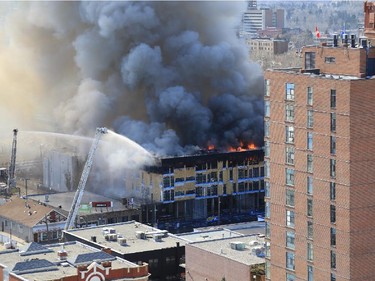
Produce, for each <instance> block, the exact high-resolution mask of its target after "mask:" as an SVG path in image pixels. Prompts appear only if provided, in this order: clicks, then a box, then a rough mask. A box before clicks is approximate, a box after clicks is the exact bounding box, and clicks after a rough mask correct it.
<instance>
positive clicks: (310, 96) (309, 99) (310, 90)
mask: <svg viewBox="0 0 375 281" xmlns="http://www.w3.org/2000/svg"><path fill="white" fill-rule="evenodd" d="M307 104H308V105H313V87H307Z"/></svg>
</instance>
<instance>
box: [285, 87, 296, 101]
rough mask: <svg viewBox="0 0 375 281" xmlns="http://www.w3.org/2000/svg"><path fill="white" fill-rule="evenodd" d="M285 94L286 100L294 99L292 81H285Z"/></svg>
mask: <svg viewBox="0 0 375 281" xmlns="http://www.w3.org/2000/svg"><path fill="white" fill-rule="evenodd" d="M285 95H286V99H287V100H294V84H293V83H286V91H285Z"/></svg>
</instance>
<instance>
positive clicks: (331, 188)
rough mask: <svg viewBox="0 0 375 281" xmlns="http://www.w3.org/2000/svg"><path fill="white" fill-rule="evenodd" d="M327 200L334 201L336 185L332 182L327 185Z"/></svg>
mask: <svg viewBox="0 0 375 281" xmlns="http://www.w3.org/2000/svg"><path fill="white" fill-rule="evenodd" d="M329 199H330V200H332V201H334V200H336V183H335V182H332V181H331V182H330V183H329Z"/></svg>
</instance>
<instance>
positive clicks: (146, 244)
mask: <svg viewBox="0 0 375 281" xmlns="http://www.w3.org/2000/svg"><path fill="white" fill-rule="evenodd" d="M64 238H65V239H67V240H68V241H79V242H81V243H83V244H85V245H89V246H91V247H94V248H97V249H103V248H105V249H106V251H107V252H108V253H111V255H113V256H116V257H120V258H123V259H125V260H129V261H131V262H134V263H139V262H145V263H148V269H149V272H150V273H151V277H150V280H171V281H173V280H175V281H179V280H181V279H180V278H181V276H183V275H184V272H185V271H184V269H183V268H182V267H180V263H181V262H182V260H183V259H184V258H185V244H186V241H185V240H184V239H182V238H179V237H177V236H175V235H173V234H170V233H168V232H167V231H165V230H159V229H157V228H153V227H150V226H147V225H144V224H141V223H139V222H135V221H130V222H126V223H118V224H111V225H106V226H100V227H89V228H82V229H73V230H69V231H65V232H64Z"/></svg>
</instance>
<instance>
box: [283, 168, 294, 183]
mask: <svg viewBox="0 0 375 281" xmlns="http://www.w3.org/2000/svg"><path fill="white" fill-rule="evenodd" d="M285 178H286V182H285V183H286V184H287V185H294V170H293V169H289V168H286V169H285Z"/></svg>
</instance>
